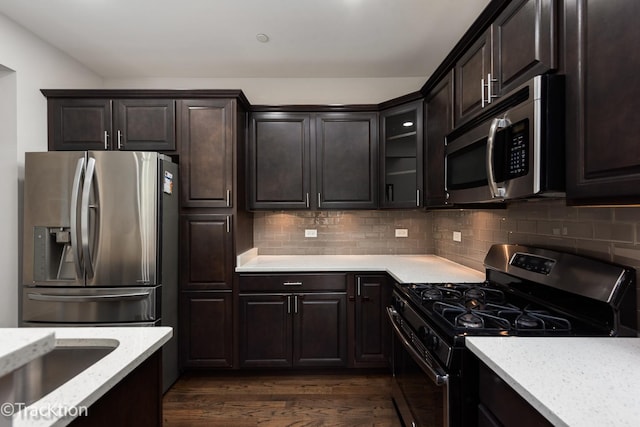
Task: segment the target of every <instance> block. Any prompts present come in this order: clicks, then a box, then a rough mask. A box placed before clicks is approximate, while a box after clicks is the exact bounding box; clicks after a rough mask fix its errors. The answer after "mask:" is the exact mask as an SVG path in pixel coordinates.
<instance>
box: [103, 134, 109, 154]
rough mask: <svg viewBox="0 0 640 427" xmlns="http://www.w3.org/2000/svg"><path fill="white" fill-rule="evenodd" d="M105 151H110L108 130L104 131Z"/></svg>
mask: <svg viewBox="0 0 640 427" xmlns="http://www.w3.org/2000/svg"><path fill="white" fill-rule="evenodd" d="M104 149H105V150H108V149H109V132H107V131H106V130H105V131H104Z"/></svg>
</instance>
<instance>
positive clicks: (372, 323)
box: [349, 274, 391, 368]
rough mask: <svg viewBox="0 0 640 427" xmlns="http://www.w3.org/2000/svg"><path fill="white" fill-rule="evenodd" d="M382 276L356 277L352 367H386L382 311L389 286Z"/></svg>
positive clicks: (386, 322)
mask: <svg viewBox="0 0 640 427" xmlns="http://www.w3.org/2000/svg"><path fill="white" fill-rule="evenodd" d="M387 281H388V279H387V276H386V275H382V274H381V275H356V276H355V289H354V293H355V295H354V296H351V297H350V298H349V300H350V301H354V305H355V307H354V308H355V310H354V312H355V319H354V339H353V352H354V354H353V366H354V367H368V368H373V367H385V366H388V364H389V361H388V355H389V343H390V339H389V337H390V336H391V332H390V330H389V319H388V318H387V316H386V307H387V306H388V305H389V301H390V300H391V286H390V285H389V283H387Z"/></svg>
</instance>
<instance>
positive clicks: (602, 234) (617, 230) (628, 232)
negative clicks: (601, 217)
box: [594, 223, 636, 243]
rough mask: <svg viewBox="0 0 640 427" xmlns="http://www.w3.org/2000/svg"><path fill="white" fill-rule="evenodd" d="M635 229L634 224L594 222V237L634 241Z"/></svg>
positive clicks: (617, 240)
mask: <svg viewBox="0 0 640 427" xmlns="http://www.w3.org/2000/svg"><path fill="white" fill-rule="evenodd" d="M635 237H636V230H635V225H634V224H626V223H615V224H609V223H596V224H594V238H595V239H598V240H608V241H616V242H627V243H634V241H635Z"/></svg>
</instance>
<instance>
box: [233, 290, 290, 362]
mask: <svg viewBox="0 0 640 427" xmlns="http://www.w3.org/2000/svg"><path fill="white" fill-rule="evenodd" d="M239 300H240V317H239V319H240V327H239V329H240V338H239V339H240V343H239V344H240V365H241V366H243V367H289V366H291V365H292V321H291V316H292V314H293V303H294V302H293V296H292V295H291V294H241V295H240V297H239Z"/></svg>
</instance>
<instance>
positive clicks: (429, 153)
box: [424, 72, 453, 207]
mask: <svg viewBox="0 0 640 427" xmlns="http://www.w3.org/2000/svg"><path fill="white" fill-rule="evenodd" d="M452 130H453V72H450V73H448V74H447V75H445V77H444V78H443V79H442V80H441V81H440V82H438V83H437V84H436V86H435V87H434V88H433V89H432V90H431V91H430V92H429V93H428V94H427V97H426V98H425V133H426V135H425V149H424V152H425V159H424V168H425V171H426V173H425V174H424V177H425V195H424V205H425V206H426V207H432V206H444V205H445V203H446V192H445V174H444V172H445V171H444V147H445V137H446V136H447V135H448V134H449V132H451V131H452Z"/></svg>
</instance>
